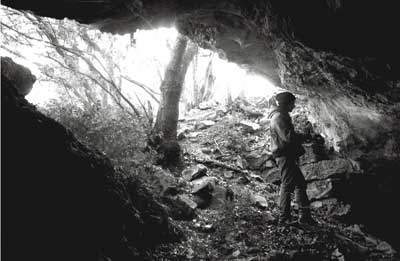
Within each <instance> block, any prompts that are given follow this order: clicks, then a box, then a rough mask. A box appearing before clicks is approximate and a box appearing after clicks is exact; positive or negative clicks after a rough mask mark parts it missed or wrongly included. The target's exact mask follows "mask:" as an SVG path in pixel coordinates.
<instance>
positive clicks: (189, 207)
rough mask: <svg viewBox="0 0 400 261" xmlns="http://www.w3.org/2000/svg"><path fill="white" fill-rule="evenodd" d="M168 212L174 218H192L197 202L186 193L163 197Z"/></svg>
mask: <svg viewBox="0 0 400 261" xmlns="http://www.w3.org/2000/svg"><path fill="white" fill-rule="evenodd" d="M163 203H165V204H166V205H167V208H168V213H169V214H170V216H171V217H172V218H173V219H175V220H192V219H193V218H194V217H195V216H196V212H195V211H196V208H197V204H196V202H194V201H193V200H191V199H190V198H189V196H187V195H179V196H176V197H166V198H163Z"/></svg>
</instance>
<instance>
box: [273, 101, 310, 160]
mask: <svg viewBox="0 0 400 261" xmlns="http://www.w3.org/2000/svg"><path fill="white" fill-rule="evenodd" d="M268 117H269V118H270V119H271V121H270V132H271V152H272V155H273V156H274V157H282V156H285V157H292V158H296V159H297V158H298V157H300V156H301V155H303V154H304V153H305V151H304V148H303V146H302V145H301V139H300V136H299V135H298V134H297V133H296V132H295V130H294V126H293V123H292V119H291V118H290V116H289V113H288V112H285V111H282V110H280V109H279V108H276V109H273V110H272V111H271V113H270V114H269V116H268Z"/></svg>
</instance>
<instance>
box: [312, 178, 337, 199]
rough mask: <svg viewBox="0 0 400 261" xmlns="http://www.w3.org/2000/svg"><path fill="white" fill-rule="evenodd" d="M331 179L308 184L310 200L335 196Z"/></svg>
mask: <svg viewBox="0 0 400 261" xmlns="http://www.w3.org/2000/svg"><path fill="white" fill-rule="evenodd" d="M332 191H333V185H332V182H331V179H324V180H316V181H313V182H311V183H308V184H307V195H308V197H309V199H310V200H319V199H323V198H328V197H331V196H333V195H332V194H333V193H332Z"/></svg>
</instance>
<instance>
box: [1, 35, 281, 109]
mask: <svg viewBox="0 0 400 261" xmlns="http://www.w3.org/2000/svg"><path fill="white" fill-rule="evenodd" d="M108 36H109V35H108ZM108 36H107V34H104V40H103V37H101V40H100V41H99V42H98V43H97V44H98V45H99V46H100V47H101V48H103V47H104V48H109V47H108V46H109V45H110V42H107V41H106V39H109V38H107V37H108ZM177 36H178V32H177V30H176V29H175V28H160V29H157V30H138V31H136V32H135V33H134V36H133V37H134V41H135V45H134V47H132V45H131V38H130V35H129V34H126V35H117V36H115V37H114V39H115V41H114V42H112V47H111V48H110V50H109V51H110V52H111V54H112V55H113V56H114V55H115V57H116V60H117V61H118V65H119V67H120V69H121V73H122V74H125V75H127V76H129V77H130V78H131V79H134V80H136V81H138V82H140V83H143V84H145V85H147V86H149V87H150V88H151V89H153V90H154V91H156V92H159V86H160V84H161V81H162V77H163V76H164V70H165V67H166V65H167V64H168V62H169V60H170V58H171V51H172V48H173V46H174V43H175V40H176V38H177ZM108 41H109V40H108ZM35 44H37V46H35V48H29V47H24V46H22V48H21V49H18V52H19V53H21V54H22V55H23V56H24V57H25V58H26V59H21V58H19V57H15V55H12V54H9V53H7V51H5V50H1V53H2V55H3V56H10V57H11V58H12V59H13V60H14V61H15V62H17V63H20V64H22V65H24V66H26V67H28V68H29V69H30V70H31V71H32V73H33V74H34V75H35V76H36V77H38V78H39V79H40V78H41V73H40V70H39V69H38V66H37V65H36V64H35V63H40V62H41V61H42V62H43V59H44V58H43V54H44V53H45V52H46V48H48V47H46V45H45V44H43V43H40V42H35ZM198 57H199V58H198V65H197V67H198V70H197V71H196V76H195V77H196V79H198V81H199V82H201V81H204V78H205V71H206V68H207V65H208V63H209V61H210V57H211V51H209V50H204V49H201V48H200V53H199V56H198ZM102 62H104V61H102ZM93 63H94V64H96V62H95V61H93ZM81 65H82V67H81V68H83V69H85V67H87V66H86V64H84V63H83V62H82V64H81ZM96 67H98V69H99V70H101V71H103V69H101V67H100V66H97V65H96ZM86 69H87V68H86ZM213 75H214V76H215V82H214V84H215V87H214V88H215V93H214V97H213V100H216V101H219V102H221V103H224V102H225V101H226V98H227V90H228V89H229V90H230V92H231V95H232V98H236V97H237V96H239V95H240V94H241V95H244V96H246V97H266V96H267V97H268V96H271V95H272V93H274V92H276V90H277V89H276V88H277V87H276V86H274V85H273V84H272V83H271V82H270V81H268V79H266V78H264V77H263V76H260V75H255V74H251V73H247V71H246V70H245V69H242V68H241V67H240V66H238V65H237V64H234V63H230V62H228V61H226V60H223V59H221V58H219V57H218V55H214V56H213ZM115 76H118V75H115ZM56 88H57V87H56V86H55V84H52V83H49V82H44V81H37V82H36V83H35V85H34V88H33V89H32V91H31V93H30V94H29V95H27V96H26V98H27V99H28V100H29V101H30V102H31V103H33V104H40V105H44V104H46V103H47V102H48V101H50V99H52V98H56V96H57V92H56ZM184 88H191V89H192V88H193V70H192V69H191V67H189V69H188V74H187V76H186V81H185V87H184ZM122 91H123V92H124V93H125V94H126V95H127V96H128V97H130V99H131V100H132V102H133V103H135V104H137V97H136V95H138V96H139V98H140V99H143V101H144V102H146V101H147V100H148V101H150V102H152V103H153V105H154V106H155V107H156V106H157V105H156V103H154V101H152V99H151V98H150V97H149V95H148V94H146V93H145V92H144V91H143V90H141V89H140V88H139V87H137V86H135V85H134V84H132V83H129V82H128V81H126V80H123V81H122ZM189 93H190V92H189Z"/></svg>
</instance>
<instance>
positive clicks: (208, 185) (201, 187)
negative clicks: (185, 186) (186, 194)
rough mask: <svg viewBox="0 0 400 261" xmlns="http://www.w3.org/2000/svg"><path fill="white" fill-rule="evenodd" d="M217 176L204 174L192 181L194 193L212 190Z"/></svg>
mask: <svg viewBox="0 0 400 261" xmlns="http://www.w3.org/2000/svg"><path fill="white" fill-rule="evenodd" d="M216 180H217V178H216V177H208V176H204V177H201V178H199V179H195V180H193V181H192V194H198V193H201V192H212V191H213V190H214V188H215V185H216Z"/></svg>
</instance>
